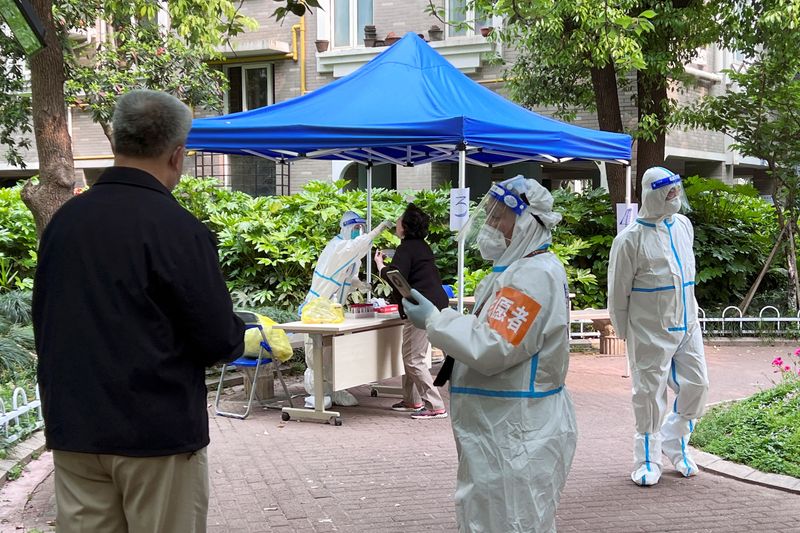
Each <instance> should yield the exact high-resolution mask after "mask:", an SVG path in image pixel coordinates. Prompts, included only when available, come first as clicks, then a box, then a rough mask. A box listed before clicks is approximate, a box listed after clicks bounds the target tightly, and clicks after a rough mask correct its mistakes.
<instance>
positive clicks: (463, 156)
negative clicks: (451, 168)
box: [458, 143, 467, 313]
mask: <svg viewBox="0 0 800 533" xmlns="http://www.w3.org/2000/svg"><path fill="white" fill-rule="evenodd" d="M466 183H467V147H466V145H465V144H463V143H462V144H461V145H459V147H458V188H459V189H463V188H464V187H466V186H467V185H466ZM458 312H459V313H463V312H464V241H463V240H461V239H459V240H458Z"/></svg>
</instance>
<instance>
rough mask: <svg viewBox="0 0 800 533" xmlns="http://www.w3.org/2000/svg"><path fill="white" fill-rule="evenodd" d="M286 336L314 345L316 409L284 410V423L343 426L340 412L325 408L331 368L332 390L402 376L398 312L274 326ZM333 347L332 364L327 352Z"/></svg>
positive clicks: (401, 343)
mask: <svg viewBox="0 0 800 533" xmlns="http://www.w3.org/2000/svg"><path fill="white" fill-rule="evenodd" d="M275 327H277V328H280V329H282V330H284V331H285V332H286V333H305V334H308V335H309V336H310V337H311V340H312V342H313V345H314V364H313V370H314V409H313V410H312V409H299V408H294V407H284V408H283V413H282V414H281V416H282V418H283V419H284V420H290V419H292V418H296V419H298V420H317V421H322V422H329V423H333V424H334V425H336V426H340V425H341V424H342V418H341V414H340V413H339V412H338V411H329V410H327V409H325V394H324V389H323V384H324V383H323V376H325V372H326V368H327V367H326V365H327V364H330V365H331V371H330V376H329V377H330V383H331V385H332V386H333V390H342V389H347V388H349V387H354V386H356V385H363V384H365V383H372V382H375V381H381V380H383V379H388V378H392V377H395V376H400V375H402V374H403V372H404V371H403V351H402V347H403V320H402V319H401V318H400V317H399V316H398V315H397V314H396V313H395V314H392V315H389V316H386V317H376V318H346V319H345V321H344V322H341V323H339V324H304V323H302V322H299V321H298V322H288V323H286V324H280V325H278V326H275ZM325 348H330V352H331V357H330V361H325V358H324V356H323V353H324V349H325Z"/></svg>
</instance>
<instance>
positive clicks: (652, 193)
mask: <svg viewBox="0 0 800 533" xmlns="http://www.w3.org/2000/svg"><path fill="white" fill-rule="evenodd" d="M674 175H675V173H674V172H670V171H669V170H667V169H666V168H663V167H653V168H649V169H647V171H646V172H645V173H644V175H643V176H642V207H641V209H640V210H639V218H642V219H645V220H649V221H658V220H661V219H664V218H667V217H670V216H672V215H674V214H675V213H677V212H678V211H680V209H681V205H682V204H681V198H680V197H679V196H676V197H675V198H672V199H671V200H667V195H668V194H669V191H670V188H669V187H661V188H658V189H653V183H654V182H656V181H658V180H661V179H664V178H667V177H670V176H674Z"/></svg>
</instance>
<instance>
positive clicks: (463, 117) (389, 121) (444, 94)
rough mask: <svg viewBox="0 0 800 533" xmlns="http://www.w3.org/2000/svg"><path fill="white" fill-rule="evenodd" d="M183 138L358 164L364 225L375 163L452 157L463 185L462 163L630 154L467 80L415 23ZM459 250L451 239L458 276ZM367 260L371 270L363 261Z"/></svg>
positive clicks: (208, 145) (274, 155) (625, 142)
mask: <svg viewBox="0 0 800 533" xmlns="http://www.w3.org/2000/svg"><path fill="white" fill-rule="evenodd" d="M187 147H188V148H190V149H193V150H197V151H207V152H217V153H224V154H239V155H253V156H258V157H263V158H266V159H271V160H274V161H277V162H281V163H284V162H289V161H294V160H298V159H304V158H310V159H329V160H351V161H355V162H358V163H362V164H365V165H367V189H368V197H367V221H368V224H369V226H370V227H371V226H372V223H371V222H372V221H371V195H370V194H369V192H370V191H371V188H372V166H373V165H376V164H386V163H389V164H397V165H404V166H414V165H421V164H426V163H433V162H437V161H458V163H459V187H461V188H463V187H465V176H466V164H467V163H470V164H473V165H479V166H484V167H494V166H502V165H508V164H513V163H519V162H523V161H538V162H546V163H559V162H565V161H569V160H587V161H603V162H613V163H621V164H628V163H629V161H630V157H631V138H630V137H629V136H628V135H623V134H618V133H611V132H605V131H597V130H591V129H587V128H581V127H579V126H574V125H571V124H565V123H563V122H559V121H557V120H553V119H550V118H547V117H543V116H541V115H538V114H536V113H534V112H532V111H530V110H528V109H525V108H523V107H520V106H518V105H516V104H514V103H513V102H510V101H509V100H507V99H505V98H503V97H502V96H500V95H499V94H497V93H494V92H492V91H490V90H489V89H487V88H485V87H483V86H481V85H479V84H477V83H475V82H474V81H472V80H471V79H470V78H468V77H467V76H465V75H464V74H462V73H461V72H460V71H459V70H458V69H457V68H456V67H454V66H453V65H451V64H450V63H449V62H448V61H447V60H446V59H444V58H443V57H442V56H440V55H439V54H438V53H437V52H436V51H435V50H434V49H433V48H431V47H430V46H428V45H427V44H426V43H425V41H423V40H422V39H420V38H419V37H418V36H417V35H416V34H413V33H408V34H406V36H405V37H403V38H402V39H401V40H400V41H398V42H397V43H396V44H394V45H393V46H392V47H390V48H388V49H386V51H384V52H382V53H381V54H379V55H377V56H376V57H375V58H374V59H372V60H371V61H370V62H369V63H367V64H366V65H364V66H363V67H361V68H360V69H358V70H357V71H355V72H353V73H352V74H350V75H348V76H345V77H343V78H341V79H339V80H336V81H334V82H332V83H330V84H328V85H326V86H324V87H322V88H320V89H318V90H316V91H314V92H313V93H310V94H307V95H305V96H301V97H299V98H295V99H292V100H288V101H285V102H281V103H279V104H276V105H272V106H268V107H263V108H259V109H255V110H252V111H245V112H241V113H233V114H230V115H224V116H220V117H212V118H201V119H195V120H194V122H193V124H192V130H191V132H190V133H189V140H188V143H187ZM628 170H629V172H628V178H627V180H626V181H627V182H628V186H627V190H628V191H629V190H630V185H629V182H630V167H629V168H628ZM627 196H628V198H627V200H628V203H630V193H628V195H627ZM463 256H464V250H463V244H462V243H459V253H458V259H459V261H458V279H459V283H460V284H462V283H463V277H462V276H463ZM367 267H368V275H369V270H370V269H369V267H370V265H369V262H368V264H367ZM460 300H461V298H459V302H460ZM460 307H461V303H459V308H460Z"/></svg>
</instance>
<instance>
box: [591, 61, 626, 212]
mask: <svg viewBox="0 0 800 533" xmlns="http://www.w3.org/2000/svg"><path fill="white" fill-rule="evenodd" d="M591 71H592V86H593V87H594V98H595V104H596V105H597V124H598V126H599V127H600V129H601V130H603V131H612V132H614V133H622V132H623V128H622V113H621V112H620V107H619V93H618V92H617V73H616V71H615V70H614V65H613V64H612V63H609V64H607V65H606V66H605V67H603V68H592V69H591ZM606 177H607V178H608V193H609V195H610V196H611V203H612V206H613V205H616V204H619V203H623V202H624V201H625V167H623V166H622V165H612V164H608V163H607V164H606ZM632 201H634V202H635V201H636V200H635V198H634V199H632Z"/></svg>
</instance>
